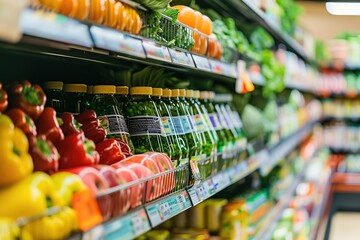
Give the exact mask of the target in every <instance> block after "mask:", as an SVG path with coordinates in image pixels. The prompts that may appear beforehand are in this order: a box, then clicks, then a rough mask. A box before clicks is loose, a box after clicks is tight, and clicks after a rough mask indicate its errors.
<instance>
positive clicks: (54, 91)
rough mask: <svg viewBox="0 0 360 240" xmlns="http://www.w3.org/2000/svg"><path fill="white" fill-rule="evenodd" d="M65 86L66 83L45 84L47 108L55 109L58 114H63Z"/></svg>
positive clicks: (53, 82) (51, 82)
mask: <svg viewBox="0 0 360 240" xmlns="http://www.w3.org/2000/svg"><path fill="white" fill-rule="evenodd" d="M63 86H64V83H63V82H60V81H49V82H45V84H44V91H45V94H46V98H47V99H46V106H47V107H52V108H54V109H55V110H56V112H57V113H62V112H63V107H64V106H63V101H64V94H63Z"/></svg>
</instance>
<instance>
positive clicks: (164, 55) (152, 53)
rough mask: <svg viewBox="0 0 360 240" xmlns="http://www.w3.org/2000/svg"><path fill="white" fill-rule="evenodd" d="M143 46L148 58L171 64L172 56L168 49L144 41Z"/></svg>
mask: <svg viewBox="0 0 360 240" xmlns="http://www.w3.org/2000/svg"><path fill="white" fill-rule="evenodd" d="M143 46H144V49H145V53H146V57H147V58H151V59H155V60H161V61H165V62H171V56H170V53H169V50H168V48H167V47H165V46H162V45H157V44H156V43H155V42H150V41H143Z"/></svg>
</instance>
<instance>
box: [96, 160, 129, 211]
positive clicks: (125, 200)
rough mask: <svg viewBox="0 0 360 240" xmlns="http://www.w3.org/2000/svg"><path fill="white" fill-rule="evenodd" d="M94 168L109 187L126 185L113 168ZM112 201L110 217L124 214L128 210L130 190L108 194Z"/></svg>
mask: <svg viewBox="0 0 360 240" xmlns="http://www.w3.org/2000/svg"><path fill="white" fill-rule="evenodd" d="M94 168H96V169H98V170H99V173H100V175H102V176H103V177H104V178H105V179H106V181H107V182H108V184H109V187H117V186H119V185H120V184H124V183H126V182H127V181H126V179H123V178H121V177H120V175H118V173H117V172H116V170H115V168H113V167H111V166H106V165H96V166H94ZM110 196H111V199H112V210H111V212H112V216H118V215H121V214H124V213H125V212H127V210H129V208H130V201H129V199H130V196H131V191H130V188H128V189H122V190H119V191H116V192H114V193H111V194H110Z"/></svg>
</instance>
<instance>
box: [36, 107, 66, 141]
mask: <svg viewBox="0 0 360 240" xmlns="http://www.w3.org/2000/svg"><path fill="white" fill-rule="evenodd" d="M36 129H37V132H38V135H44V136H45V137H46V139H48V140H50V141H52V142H53V143H54V144H55V145H56V144H57V143H59V142H60V141H61V140H63V139H64V134H63V132H62V130H61V128H60V126H59V123H58V121H57V119H56V112H55V109H53V108H51V107H47V108H45V109H44V111H43V113H42V114H41V115H40V117H39V119H38V120H37V121H36Z"/></svg>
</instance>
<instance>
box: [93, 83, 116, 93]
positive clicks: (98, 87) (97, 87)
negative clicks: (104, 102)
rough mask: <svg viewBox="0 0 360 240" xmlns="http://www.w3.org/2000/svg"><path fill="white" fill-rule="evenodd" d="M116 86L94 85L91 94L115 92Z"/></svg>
mask: <svg viewBox="0 0 360 240" xmlns="http://www.w3.org/2000/svg"><path fill="white" fill-rule="evenodd" d="M115 93H116V87H115V86H114V85H95V86H94V88H93V94H115Z"/></svg>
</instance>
